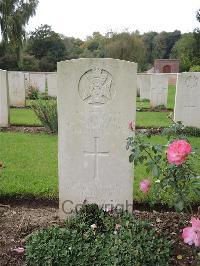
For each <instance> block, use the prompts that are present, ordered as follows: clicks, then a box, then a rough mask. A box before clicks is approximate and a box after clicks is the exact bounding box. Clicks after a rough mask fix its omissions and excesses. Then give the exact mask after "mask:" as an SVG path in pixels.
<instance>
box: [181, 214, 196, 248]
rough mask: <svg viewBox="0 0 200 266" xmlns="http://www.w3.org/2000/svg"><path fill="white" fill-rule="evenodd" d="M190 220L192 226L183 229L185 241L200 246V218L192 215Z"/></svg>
mask: <svg viewBox="0 0 200 266" xmlns="http://www.w3.org/2000/svg"><path fill="white" fill-rule="evenodd" d="M190 222H191V224H192V226H191V227H186V228H184V229H183V233H182V238H183V239H184V242H185V243H187V244H189V245H193V244H195V246H196V247H200V220H199V219H198V218H194V217H192V219H191V221H190Z"/></svg>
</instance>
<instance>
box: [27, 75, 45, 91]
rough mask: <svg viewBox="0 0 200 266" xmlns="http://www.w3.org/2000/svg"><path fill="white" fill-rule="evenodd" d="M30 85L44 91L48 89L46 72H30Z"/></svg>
mask: <svg viewBox="0 0 200 266" xmlns="http://www.w3.org/2000/svg"><path fill="white" fill-rule="evenodd" d="M29 85H31V86H33V87H36V88H38V90H39V91H40V92H43V93H44V92H45V90H46V74H45V73H41V72H38V73H29Z"/></svg>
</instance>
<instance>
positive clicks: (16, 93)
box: [8, 71, 26, 107]
mask: <svg viewBox="0 0 200 266" xmlns="http://www.w3.org/2000/svg"><path fill="white" fill-rule="evenodd" d="M8 87H9V101H10V105H11V106H17V107H23V106H25V104H26V91H25V80H24V73H22V72H17V71H9V72H8Z"/></svg>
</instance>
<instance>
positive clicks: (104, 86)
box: [58, 58, 137, 218]
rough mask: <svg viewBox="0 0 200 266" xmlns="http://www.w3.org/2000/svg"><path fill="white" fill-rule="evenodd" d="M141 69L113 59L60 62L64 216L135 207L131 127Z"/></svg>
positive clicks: (60, 130) (59, 120)
mask: <svg viewBox="0 0 200 266" xmlns="http://www.w3.org/2000/svg"><path fill="white" fill-rule="evenodd" d="M136 72H137V64H135V63H131V62H126V61H121V60H115V59H94V58H90V59H77V60H70V61H65V62H60V63H58V127H59V198H60V216H61V217H62V218H64V217H66V215H67V214H69V213H71V211H74V208H75V206H76V205H77V204H82V203H83V202H85V201H86V202H87V203H97V204H99V205H105V204H108V205H110V204H114V205H116V204H123V205H124V208H126V206H125V205H126V203H127V202H129V204H132V200H133V189H132V188H133V172H132V169H131V168H132V167H131V165H130V163H129V161H128V152H127V151H126V139H127V137H128V136H130V130H129V129H128V122H129V121H130V120H135V111H136Z"/></svg>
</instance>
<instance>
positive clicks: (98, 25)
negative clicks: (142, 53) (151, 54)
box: [26, 0, 200, 40]
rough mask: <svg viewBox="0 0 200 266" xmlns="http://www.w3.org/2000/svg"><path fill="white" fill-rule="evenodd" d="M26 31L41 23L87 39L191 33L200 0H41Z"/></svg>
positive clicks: (195, 22)
mask: <svg viewBox="0 0 200 266" xmlns="http://www.w3.org/2000/svg"><path fill="white" fill-rule="evenodd" d="M39 1H40V3H39V6H38V8H37V10H36V16H35V17H33V18H31V19H30V21H29V25H28V26H27V27H26V29H27V31H33V30H34V29H35V28H37V27H38V26H40V25H41V24H48V25H50V26H52V29H53V30H54V31H56V32H58V33H61V34H63V35H65V36H68V37H72V36H73V37H75V38H81V39H83V40H84V39H85V38H86V37H87V36H89V35H92V33H93V32H94V31H99V32H101V33H102V34H105V33H106V32H108V31H111V30H112V31H117V32H120V31H122V30H128V31H135V30H139V31H140V32H141V33H143V32H148V31H157V32H161V31H174V30H176V29H178V30H181V32H190V31H193V29H194V28H195V27H197V26H199V25H198V24H199V23H198V22H197V20H196V15H195V14H196V11H197V10H198V9H199V8H200V0H120V1H119V0H99V1H97V0H39Z"/></svg>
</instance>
